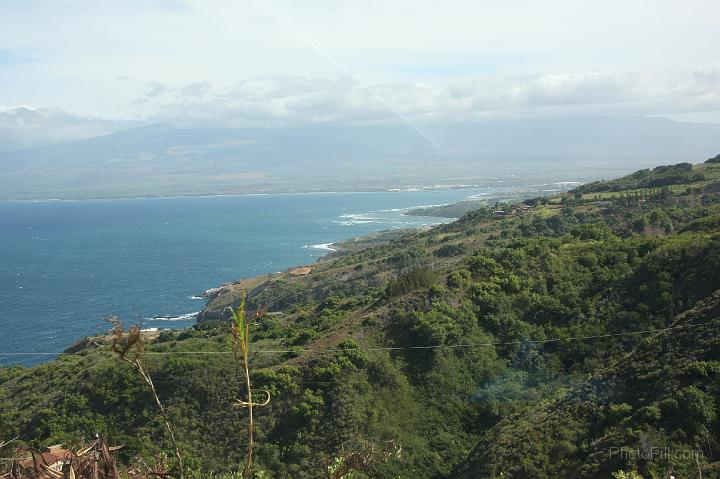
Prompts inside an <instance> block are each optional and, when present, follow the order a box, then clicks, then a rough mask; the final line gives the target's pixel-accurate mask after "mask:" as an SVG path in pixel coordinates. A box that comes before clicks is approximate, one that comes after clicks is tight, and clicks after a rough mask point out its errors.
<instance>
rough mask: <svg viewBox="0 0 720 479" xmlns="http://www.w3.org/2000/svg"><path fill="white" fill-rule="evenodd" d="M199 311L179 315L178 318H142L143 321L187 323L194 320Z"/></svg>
mask: <svg viewBox="0 0 720 479" xmlns="http://www.w3.org/2000/svg"><path fill="white" fill-rule="evenodd" d="M198 314H200V311H195V312H194V313H187V314H181V315H180V316H153V317H152V318H144V319H145V321H189V320H191V319H196V318H197V315H198Z"/></svg>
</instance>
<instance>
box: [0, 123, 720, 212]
mask: <svg viewBox="0 0 720 479" xmlns="http://www.w3.org/2000/svg"><path fill="white" fill-rule="evenodd" d="M421 127H422V129H423V130H424V131H427V132H428V133H429V135H430V137H431V140H428V139H427V138H425V137H423V136H422V134H421V133H419V132H418V131H416V130H414V129H413V128H412V127H410V126H408V125H404V124H392V125H354V126H339V125H329V124H328V125H314V126H305V127H295V128H246V129H208V128H202V129H193V128H178V127H173V126H171V125H152V126H148V127H142V128H135V129H131V130H125V131H121V132H117V133H111V134H108V135H104V136H100V137H95V138H91V139H88V140H80V141H75V142H70V143H63V144H57V145H51V146H45V147H38V148H33V149H29V150H21V151H13V152H2V153H0V198H6V199H36V198H87V197H118V196H121V197H122V196H149V195H181V194H230V193H258V192H278V191H313V190H320V191H323V190H324V191H329V190H367V189H386V188H398V187H407V186H428V185H433V184H473V183H478V182H492V181H493V178H496V177H499V176H503V175H513V174H516V173H517V172H518V171H520V172H521V173H519V174H518V176H523V177H525V178H527V179H528V180H532V179H537V178H538V175H542V179H553V178H554V179H558V180H582V181H587V180H590V179H597V178H602V177H608V176H614V175H618V174H621V173H625V172H629V171H632V170H634V169H637V168H641V167H646V166H651V165H655V164H658V163H675V162H679V161H683V160H687V159H688V158H697V157H705V156H707V155H710V154H711V153H714V152H715V150H716V148H717V138H720V125H715V124H700V123H680V122H674V121H670V120H666V119H662V118H637V117H612V118H568V119H557V120H507V121H484V122H473V123H469V122H465V123H428V124H422V125H421ZM433 143H436V144H433ZM438 171H442V172H443V173H442V175H441V176H438V173H437V172H438ZM569 171H573V172H576V174H577V175H578V177H573V178H569V177H568V174H569V173H568V172H569Z"/></svg>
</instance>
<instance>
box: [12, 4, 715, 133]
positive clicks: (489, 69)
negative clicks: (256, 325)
mask: <svg viewBox="0 0 720 479" xmlns="http://www.w3.org/2000/svg"><path fill="white" fill-rule="evenodd" d="M718 25H720V2H717V0H683V1H679V0H643V1H640V0H622V1H618V0H605V1H603V2H599V1H594V2H586V1H578V0H545V1H542V2H539V1H537V0H532V1H530V0H514V1H511V2H510V1H506V0H505V1H495V0H442V1H440V0H420V1H418V0H412V1H411V0H392V1H387V0H382V1H381V0H364V1H362V2H358V1H349V0H308V1H305V2H298V1H296V0H232V1H230V0H228V1H226V0H197V1H196V0H156V1H153V0H122V1H121V0H117V1H109V0H47V1H41V0H0V143H1V142H3V141H4V142H6V143H7V142H11V143H12V142H14V146H16V147H24V146H33V145H36V144H40V143H42V142H43V141H58V140H59V139H63V138H69V139H73V138H80V137H88V136H93V135H96V134H100V133H102V132H107V131H114V130H117V129H120V128H125V127H127V126H128V125H134V124H147V123H155V122H170V123H178V124H181V125H191V126H195V125H197V126H222V127H243V126H276V125H297V124H306V123H322V122H336V123H363V122H383V121H410V122H422V121H426V120H441V121H447V120H457V119H462V120H467V119H475V118H478V119H482V118H493V119H495V118H516V117H545V116H568V115H586V114H588V115H597V114H602V115H646V116H667V117H670V118H674V119H678V120H689V121H711V122H720V48H718V44H719V43H718V42H719V41H720V40H719V39H718ZM51 131H52V132H54V133H53V134H52V135H51V136H52V138H50V139H48V138H47V137H48V135H50V133H49V132H51ZM0 146H1V145H0Z"/></svg>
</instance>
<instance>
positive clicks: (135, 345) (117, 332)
mask: <svg viewBox="0 0 720 479" xmlns="http://www.w3.org/2000/svg"><path fill="white" fill-rule="evenodd" d="M107 321H108V322H109V323H110V324H112V325H113V329H112V335H113V341H112V344H111V347H110V348H111V349H112V351H113V352H114V353H116V354H117V355H118V357H119V358H120V359H122V360H123V361H125V362H126V363H128V364H129V365H130V366H132V367H133V368H134V369H135V370H136V371H137V372H138V373H140V376H141V377H142V378H143V380H144V381H145V383H146V384H147V385H148V387H149V388H150V391H151V392H152V394H153V397H154V398H155V403H156V404H157V407H158V410H159V411H160V415H161V416H162V419H163V422H164V423H165V429H166V430H167V432H168V435H169V436H170V442H172V446H173V449H174V451H173V452H174V453H175V458H176V459H177V462H178V469H179V471H180V472H179V477H180V479H184V466H183V460H182V455H181V454H180V448H179V447H178V445H177V441H176V440H175V433H174V432H173V428H172V426H171V425H170V420H169V419H168V416H167V413H166V412H165V408H164V407H163V404H162V402H161V401H160V397H159V396H158V393H157V390H156V389H155V385H154V384H153V380H152V378H151V377H150V374H149V373H148V372H147V369H146V368H145V365H144V363H143V360H142V357H143V353H144V352H145V341H144V338H143V335H142V332H141V331H140V327H139V326H137V325H132V326H130V327H129V328H128V330H127V331H125V329H123V326H122V323H121V322H120V319H118V318H117V317H116V316H113V317H110V318H108V319H107Z"/></svg>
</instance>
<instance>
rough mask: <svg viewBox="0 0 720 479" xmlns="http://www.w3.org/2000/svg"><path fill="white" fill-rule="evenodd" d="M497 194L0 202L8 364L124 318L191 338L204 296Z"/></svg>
mask: <svg viewBox="0 0 720 479" xmlns="http://www.w3.org/2000/svg"><path fill="white" fill-rule="evenodd" d="M497 191H499V190H498V189H497V188H482V189H479V188H475V189H446V190H427V191H426V190H423V191H399V192H363V193H308V194H277V195H245V196H224V197H223V196H211V197H171V198H142V199H114V200H87V201H36V202H31V201H4V202H0V248H1V250H0V264H1V266H0V268H1V274H0V313H1V316H0V364H13V363H17V364H27V365H29V364H34V363H37V362H41V361H45V360H48V359H51V358H52V357H53V356H51V355H29V354H28V355H11V354H8V353H37V352H43V353H57V352H61V351H62V350H63V349H65V348H66V347H68V346H69V345H71V344H72V343H73V342H75V341H76V340H78V339H80V338H82V337H85V336H88V335H95V334H100V333H104V332H106V331H107V330H108V324H107V323H106V322H105V321H104V320H103V318H105V317H107V316H109V315H117V316H119V317H120V318H122V319H123V320H124V322H126V323H142V325H143V326H142V327H143V328H184V327H187V326H190V325H192V324H193V323H194V314H195V313H197V312H198V311H200V310H201V309H202V307H203V306H204V304H205V303H204V300H203V299H202V298H200V297H199V295H200V294H201V293H202V292H203V291H205V290H206V289H208V288H212V287H216V286H219V285H221V284H222V283H225V282H228V281H234V280H238V279H241V278H246V277H252V276H256V275H260V274H264V273H269V272H277V271H282V270H285V269H287V268H289V267H291V266H295V265H301V264H307V263H312V262H314V261H316V260H317V259H318V258H320V257H321V256H323V255H325V254H327V252H328V249H327V248H328V244H330V243H333V242H336V241H339V240H343V239H347V238H351V237H356V236H362V235H365V234H368V233H371V232H375V231H380V230H385V229H391V228H405V227H417V226H423V225H431V224H438V223H441V222H444V221H448V220H447V219H442V218H429V217H415V216H407V215H403V212H405V211H407V209H409V208H412V207H418V206H424V205H437V204H447V203H454V202H457V201H460V200H463V199H466V198H468V197H470V196H474V195H482V194H493V193H497Z"/></svg>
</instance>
